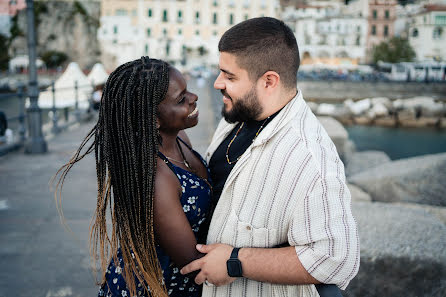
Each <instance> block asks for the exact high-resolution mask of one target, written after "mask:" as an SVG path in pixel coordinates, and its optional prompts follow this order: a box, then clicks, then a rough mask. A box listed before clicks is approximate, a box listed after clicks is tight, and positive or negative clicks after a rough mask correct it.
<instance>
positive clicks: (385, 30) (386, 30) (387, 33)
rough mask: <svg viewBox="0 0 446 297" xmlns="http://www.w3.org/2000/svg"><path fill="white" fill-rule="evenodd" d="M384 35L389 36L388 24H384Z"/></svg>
mask: <svg viewBox="0 0 446 297" xmlns="http://www.w3.org/2000/svg"><path fill="white" fill-rule="evenodd" d="M384 36H389V26H387V25H385V26H384Z"/></svg>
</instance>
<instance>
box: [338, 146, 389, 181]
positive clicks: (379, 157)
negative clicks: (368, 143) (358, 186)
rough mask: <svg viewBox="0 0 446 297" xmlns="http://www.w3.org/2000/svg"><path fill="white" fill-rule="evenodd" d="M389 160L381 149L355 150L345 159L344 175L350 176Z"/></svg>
mask: <svg viewBox="0 0 446 297" xmlns="http://www.w3.org/2000/svg"><path fill="white" fill-rule="evenodd" d="M390 161H391V160H390V158H389V156H387V154H386V153H384V152H381V151H363V152H355V153H353V154H351V155H350V156H349V157H348V158H347V160H346V165H345V175H347V176H351V175H354V174H357V173H360V172H361V171H365V170H367V169H370V168H373V167H376V166H379V165H382V164H385V163H388V162H390Z"/></svg>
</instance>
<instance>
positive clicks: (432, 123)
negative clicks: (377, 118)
mask: <svg viewBox="0 0 446 297" xmlns="http://www.w3.org/2000/svg"><path fill="white" fill-rule="evenodd" d="M398 124H399V125H400V126H401V127H411V128H422V127H438V126H440V119H439V118H433V117H429V118H428V117H420V118H418V119H405V120H400V121H399V122H398Z"/></svg>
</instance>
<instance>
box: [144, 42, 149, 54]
mask: <svg viewBox="0 0 446 297" xmlns="http://www.w3.org/2000/svg"><path fill="white" fill-rule="evenodd" d="M144 52H145V53H146V55H148V54H149V45H148V44H146V46H145V47H144Z"/></svg>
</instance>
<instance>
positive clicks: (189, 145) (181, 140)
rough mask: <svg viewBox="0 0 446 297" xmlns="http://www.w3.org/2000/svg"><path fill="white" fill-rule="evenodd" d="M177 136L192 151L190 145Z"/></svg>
mask: <svg viewBox="0 0 446 297" xmlns="http://www.w3.org/2000/svg"><path fill="white" fill-rule="evenodd" d="M177 138H178V139H179V140H180V141H181V142H182V143H183V144H184V145H185V146H186V147H187V148H188V149H189V150H190V151H193V149H192V147H191V146H190V145H189V144H187V143H186V141H184V140H183V139H181V137H180V136H177Z"/></svg>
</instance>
